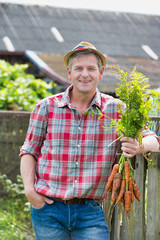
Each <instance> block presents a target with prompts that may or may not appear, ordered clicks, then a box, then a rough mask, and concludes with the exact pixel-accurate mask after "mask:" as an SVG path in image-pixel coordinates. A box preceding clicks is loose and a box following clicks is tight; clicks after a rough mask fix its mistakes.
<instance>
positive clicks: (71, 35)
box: [0, 3, 160, 57]
mask: <svg viewBox="0 0 160 240" xmlns="http://www.w3.org/2000/svg"><path fill="white" fill-rule="evenodd" d="M53 27H54V28H56V29H57V30H58V31H59V33H60V34H61V36H62V38H63V39H64V42H59V41H57V39H56V37H55V36H54V35H53V33H52V32H51V28H53ZM5 36H7V37H8V38H9V39H10V40H11V42H12V44H13V46H14V48H15V50H16V51H25V50H33V51H37V52H43V53H62V54H63V53H65V52H67V51H68V49H72V48H73V46H75V45H76V44H77V43H79V42H80V41H84V40H85V41H89V42H91V43H93V44H95V45H96V47H97V48H98V49H99V50H100V51H102V52H103V53H104V54H107V55H112V56H132V57H148V55H147V54H146V52H145V51H144V50H143V49H142V47H141V46H142V44H143V45H148V46H149V47H150V48H151V49H152V50H153V51H154V52H155V53H156V54H157V56H159V57H160V43H159V39H160V16H153V15H144V14H131V13H117V12H107V11H96V10H87V9H86V10H85V9H68V8H67V9H65V8H56V7H49V6H29V5H27V6H26V5H17V4H4V3H3V4H0V50H6V46H5V44H4V42H3V38H4V37H5Z"/></svg>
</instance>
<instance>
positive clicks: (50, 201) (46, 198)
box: [43, 196, 54, 204]
mask: <svg viewBox="0 0 160 240" xmlns="http://www.w3.org/2000/svg"><path fill="white" fill-rule="evenodd" d="M43 199H44V201H45V202H46V203H48V204H53V203H54V201H53V199H50V198H48V197H45V196H43Z"/></svg>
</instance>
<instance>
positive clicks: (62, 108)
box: [20, 88, 119, 199]
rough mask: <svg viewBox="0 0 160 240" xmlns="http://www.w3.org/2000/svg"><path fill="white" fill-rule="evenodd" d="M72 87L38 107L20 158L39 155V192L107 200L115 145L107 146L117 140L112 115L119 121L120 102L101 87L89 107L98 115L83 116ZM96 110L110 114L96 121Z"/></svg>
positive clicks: (69, 197)
mask: <svg viewBox="0 0 160 240" xmlns="http://www.w3.org/2000/svg"><path fill="white" fill-rule="evenodd" d="M69 89H70V88H68V89H67V90H66V91H65V92H64V93H60V94H57V95H54V96H51V97H49V98H47V99H44V100H42V101H41V102H40V103H39V104H37V105H36V106H35V109H34V110H33V112H32V113H31V117H30V123H29V128H28V132H27V136H26V140H25V142H24V145H23V146H22V148H21V153H20V156H22V155H23V154H25V153H29V154H32V155H33V156H34V157H35V158H36V159H37V168H36V177H35V189H36V191H37V192H39V193H41V194H44V195H46V196H51V197H57V198H63V199H71V198H74V197H78V198H92V199H103V198H104V192H105V186H106V183H107V180H108V176H109V174H110V171H111V167H112V164H113V162H114V155H115V151H116V144H117V142H115V143H113V144H112V145H111V146H110V147H108V145H109V144H110V143H111V142H112V141H113V140H115V139H116V138H117V134H116V128H115V127H110V125H111V120H110V119H109V118H111V119H115V120H117V119H119V114H118V113H117V110H118V100H117V99H114V98H113V97H111V96H108V95H105V94H101V93H100V92H99V91H98V90H97V92H96V95H95V97H94V98H93V100H92V102H91V104H90V106H89V107H88V110H91V109H92V110H93V111H94V113H95V114H94V115H93V116H92V115H91V114H83V115H82V116H81V117H80V115H79V112H78V111H77V110H76V107H75V106H74V105H72V104H71V103H70V99H69V94H68V93H69ZM97 108H99V109H100V111H101V112H102V113H104V114H105V115H107V116H108V117H109V118H107V117H102V118H101V119H98V117H99V113H98V110H97ZM103 126H108V129H107V130H106V129H104V128H103Z"/></svg>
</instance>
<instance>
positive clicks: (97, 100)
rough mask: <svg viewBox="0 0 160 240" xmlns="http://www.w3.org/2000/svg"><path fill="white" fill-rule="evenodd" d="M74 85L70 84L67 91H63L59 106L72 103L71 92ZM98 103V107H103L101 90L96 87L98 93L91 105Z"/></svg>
mask: <svg viewBox="0 0 160 240" xmlns="http://www.w3.org/2000/svg"><path fill="white" fill-rule="evenodd" d="M72 88H73V85H71V86H69V87H68V88H67V89H66V91H65V92H64V93H63V96H62V99H61V101H60V102H59V105H58V106H59V107H65V106H67V105H68V106H69V105H70V104H71V103H70V97H69V92H70V91H71V90H72ZM93 105H96V106H97V107H99V108H100V109H101V107H102V99H101V93H100V92H99V90H98V89H96V94H95V96H94V98H93V99H92V102H91V104H90V107H91V106H93Z"/></svg>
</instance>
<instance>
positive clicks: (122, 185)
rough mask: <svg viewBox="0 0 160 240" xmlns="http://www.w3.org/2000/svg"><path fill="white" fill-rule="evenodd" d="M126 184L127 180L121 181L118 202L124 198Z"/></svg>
mask: <svg viewBox="0 0 160 240" xmlns="http://www.w3.org/2000/svg"><path fill="white" fill-rule="evenodd" d="M125 186H126V182H125V180H124V179H123V180H122V182H121V188H120V191H119V194H118V197H117V201H116V204H118V203H119V202H120V201H121V199H122V198H123V195H124V192H125Z"/></svg>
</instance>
